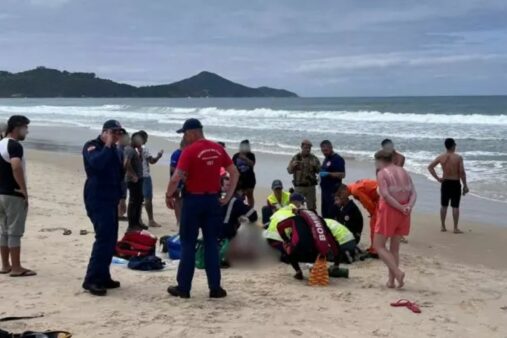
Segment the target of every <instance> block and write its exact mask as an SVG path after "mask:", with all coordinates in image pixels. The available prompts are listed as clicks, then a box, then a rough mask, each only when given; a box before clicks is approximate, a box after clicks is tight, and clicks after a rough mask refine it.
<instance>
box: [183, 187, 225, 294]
mask: <svg viewBox="0 0 507 338" xmlns="http://www.w3.org/2000/svg"><path fill="white" fill-rule="evenodd" d="M218 198H219V196H218V195H192V194H185V195H184V196H183V205H182V209H181V223H180V241H181V259H180V265H179V267H178V276H177V280H178V288H179V290H180V291H182V292H190V289H191V288H192V279H193V277H194V270H195V246H196V243H197V237H198V236H199V228H201V229H202V234H203V239H204V255H205V257H204V264H205V266H206V275H207V277H208V286H209V288H210V290H217V289H218V288H219V287H220V262H219V256H218V234H219V232H220V227H221V224H222V221H223V219H222V214H221V207H220V203H219V200H218Z"/></svg>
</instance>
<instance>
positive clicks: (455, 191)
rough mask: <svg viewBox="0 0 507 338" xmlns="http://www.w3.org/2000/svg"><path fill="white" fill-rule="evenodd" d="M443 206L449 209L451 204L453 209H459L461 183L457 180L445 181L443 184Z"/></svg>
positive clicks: (441, 190)
mask: <svg viewBox="0 0 507 338" xmlns="http://www.w3.org/2000/svg"><path fill="white" fill-rule="evenodd" d="M440 192H441V204H442V206H443V207H448V206H449V202H451V207H453V208H459V202H460V200H461V182H460V181H457V180H444V181H443V182H442V187H441V189H440Z"/></svg>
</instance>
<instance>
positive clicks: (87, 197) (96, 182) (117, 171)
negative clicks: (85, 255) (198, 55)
mask: <svg viewBox="0 0 507 338" xmlns="http://www.w3.org/2000/svg"><path fill="white" fill-rule="evenodd" d="M124 132H125V130H124V129H123V128H122V126H121V124H120V123H119V122H118V121H116V120H109V121H107V122H106V123H104V125H103V127H102V133H101V134H100V135H99V136H98V137H97V138H96V139H94V140H90V141H88V142H86V143H85V145H84V147H83V151H82V154H83V162H84V168H85V172H86V182H85V187H84V202H85V207H86V212H87V214H88V217H89V218H90V220H91V222H92V223H93V229H94V230H95V243H94V244H93V248H92V253H91V257H90V262H89V264H88V269H87V271H86V276H85V279H84V282H83V288H84V289H85V290H87V291H89V292H90V293H91V294H92V295H95V296H105V295H106V294H107V290H108V289H115V288H119V287H120V282H117V281H115V280H113V279H112V278H111V273H110V271H109V266H110V265H111V260H112V258H113V254H114V250H115V246H116V242H117V240H118V203H119V202H120V199H121V198H122V182H123V179H124V177H125V169H124V166H123V153H121V152H119V151H118V149H117V148H116V144H117V143H118V141H119V139H120V137H121V136H122V134H123V133H124Z"/></svg>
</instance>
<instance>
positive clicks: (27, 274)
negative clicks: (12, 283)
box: [9, 270, 37, 277]
mask: <svg viewBox="0 0 507 338" xmlns="http://www.w3.org/2000/svg"><path fill="white" fill-rule="evenodd" d="M9 276H11V277H31V276H37V272H35V271H32V270H25V271H23V272H22V273H20V274H16V275H13V274H10V275H9Z"/></svg>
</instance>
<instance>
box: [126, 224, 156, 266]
mask: <svg viewBox="0 0 507 338" xmlns="http://www.w3.org/2000/svg"><path fill="white" fill-rule="evenodd" d="M156 245H157V237H155V236H154V235H153V234H151V233H150V232H148V231H145V230H142V231H129V232H127V233H125V235H123V238H122V239H121V240H120V241H118V243H117V244H116V256H118V257H122V258H127V259H128V258H131V257H138V256H150V255H154V254H155V249H156Z"/></svg>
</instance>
